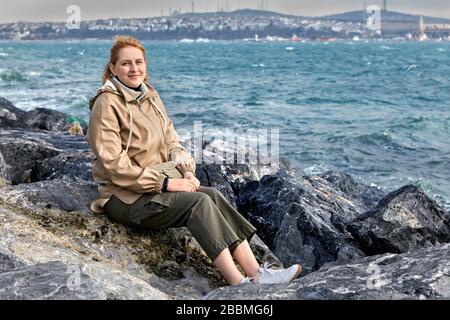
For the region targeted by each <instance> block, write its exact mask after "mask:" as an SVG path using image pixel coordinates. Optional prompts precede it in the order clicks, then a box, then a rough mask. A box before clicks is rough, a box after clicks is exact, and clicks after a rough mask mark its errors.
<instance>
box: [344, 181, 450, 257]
mask: <svg viewBox="0 0 450 320" xmlns="http://www.w3.org/2000/svg"><path fill="white" fill-rule="evenodd" d="M350 230H351V232H352V234H353V235H354V236H355V238H357V240H358V242H359V243H360V244H361V246H362V249H363V250H364V251H365V252H366V253H367V254H369V255H374V254H380V253H385V252H392V253H402V252H408V251H411V250H416V249H419V248H424V247H430V246H435V245H439V244H443V243H447V242H450V213H448V212H446V211H445V210H443V209H442V208H441V207H440V206H439V205H438V204H437V203H436V202H435V201H434V200H432V199H431V198H430V197H428V196H427V195H426V194H425V193H424V192H423V191H422V190H420V189H419V188H417V187H415V186H411V185H409V186H404V187H402V188H400V189H399V190H397V191H394V192H392V193H390V194H388V195H387V196H386V197H385V198H383V199H382V200H381V201H380V202H379V203H378V205H377V206H376V208H375V209H373V210H371V211H369V212H367V213H366V214H364V215H362V216H360V217H359V218H358V219H357V220H356V221H355V222H353V223H352V224H351V225H350Z"/></svg>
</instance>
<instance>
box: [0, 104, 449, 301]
mask: <svg viewBox="0 0 450 320" xmlns="http://www.w3.org/2000/svg"><path fill="white" fill-rule="evenodd" d="M74 128H75V129H74ZM83 133H86V127H85V126H83V125H81V126H78V127H77V126H76V125H75V127H74V123H69V122H68V121H67V115H65V114H63V113H60V112H57V111H54V110H48V109H44V108H40V109H36V110H33V111H30V112H25V111H22V110H20V109H18V108H16V107H15V106H14V105H13V104H12V103H11V102H9V101H7V100H5V99H2V98H0V299H449V298H450V244H449V243H450V213H449V212H447V211H445V210H444V209H443V208H441V207H440V206H439V205H438V204H437V203H436V202H435V201H434V200H432V199H431V198H430V197H428V196H427V195H426V194H425V193H424V192H423V191H422V190H421V189H419V188H418V187H416V186H412V185H407V186H404V187H402V188H400V189H399V190H392V192H390V193H388V192H385V191H383V190H380V189H378V188H375V187H370V186H366V185H364V184H362V183H360V182H358V181H356V180H355V179H353V178H352V177H350V176H348V175H346V174H344V173H341V172H326V173H323V174H320V175H313V176H306V175H304V174H303V173H302V172H301V171H300V170H296V169H295V168H292V167H291V166H290V165H289V164H288V163H287V162H286V161H284V162H283V163H282V164H281V166H280V168H278V170H276V172H272V173H270V174H264V175H263V173H265V171H264V168H262V167H261V166H258V165H254V166H250V165H206V164H203V165H199V166H198V168H197V176H198V177H199V179H200V180H201V182H202V184H203V185H207V186H212V187H216V188H218V189H219V190H221V191H222V192H223V193H224V195H225V196H226V197H227V198H228V199H229V200H230V202H231V203H232V204H233V205H235V206H236V207H237V208H238V209H239V211H240V212H241V213H242V214H243V215H244V216H245V217H247V218H248V219H249V220H250V221H251V222H252V223H253V224H254V225H255V226H256V227H257V228H258V232H257V236H256V237H255V238H254V239H253V240H252V243H251V245H252V248H253V250H254V251H255V252H256V254H257V258H258V260H259V261H260V262H261V263H262V262H265V261H267V262H269V263H273V264H275V265H276V266H281V265H290V264H291V263H294V262H299V263H301V264H302V266H303V268H304V272H303V274H302V275H301V277H300V278H299V279H297V280H295V281H293V282H292V283H290V284H289V285H276V286H273V285H252V284H247V285H242V286H238V287H228V286H226V283H225V281H224V279H223V278H222V277H221V275H220V274H219V273H218V272H217V270H216V269H215V268H214V266H213V265H212V263H211V261H209V259H208V258H207V257H206V255H205V254H204V253H203V251H202V250H201V249H200V247H199V246H198V243H197V242H196V241H195V239H193V238H192V236H191V235H190V233H189V232H188V231H187V230H186V229H184V228H180V229H170V230H165V231H151V232H150V231H143V230H138V229H132V228H129V227H124V226H122V225H119V224H116V223H113V222H111V221H110V220H109V219H108V218H107V217H106V216H105V215H96V214H94V213H92V212H91V211H90V209H89V203H90V202H91V200H92V199H93V198H95V197H96V196H97V186H96V184H95V182H93V181H92V176H91V162H92V160H93V159H94V155H93V154H92V152H91V151H90V149H89V146H88V145H87V143H86V141H85V138H84V135H83ZM204 147H205V148H206V149H207V148H209V147H210V145H208V144H206V145H205V146H204Z"/></svg>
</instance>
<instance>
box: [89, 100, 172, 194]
mask: <svg viewBox="0 0 450 320" xmlns="http://www.w3.org/2000/svg"><path fill="white" fill-rule="evenodd" d="M87 140H88V143H89V145H90V146H91V148H92V150H93V152H94V153H95V155H96V156H97V160H98V161H100V163H101V164H102V165H103V167H104V168H105V170H106V172H107V174H108V175H109V177H110V180H111V182H112V183H114V184H115V185H117V186H120V187H123V188H126V189H129V190H131V191H134V192H136V193H147V192H151V193H161V187H162V182H163V180H164V175H163V174H160V173H159V172H157V171H156V170H153V169H150V168H148V167H146V168H141V167H139V166H136V165H133V164H132V162H131V160H130V158H129V156H128V154H127V153H126V152H125V150H124V149H123V147H122V141H121V136H120V125H119V119H118V116H117V114H116V111H115V109H114V107H113V106H112V105H109V103H107V102H106V101H105V99H101V97H99V98H98V99H97V101H96V103H95V104H94V106H93V108H92V111H91V116H90V120H89V129H88V134H87Z"/></svg>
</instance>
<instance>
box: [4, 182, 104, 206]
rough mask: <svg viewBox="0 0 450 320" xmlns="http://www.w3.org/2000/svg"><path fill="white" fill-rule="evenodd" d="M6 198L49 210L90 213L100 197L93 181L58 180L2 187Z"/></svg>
mask: <svg viewBox="0 0 450 320" xmlns="http://www.w3.org/2000/svg"><path fill="white" fill-rule="evenodd" d="M0 190H1V191H2V192H3V194H4V196H6V197H9V198H14V197H20V198H26V199H27V200H28V201H30V202H32V203H35V204H41V205H42V206H44V207H45V208H47V209H51V208H56V209H60V210H64V211H68V212H71V211H84V212H86V213H88V212H89V213H90V210H91V209H90V204H91V202H92V201H93V200H94V199H95V198H97V197H98V191H97V184H96V183H95V182H93V181H85V180H82V179H77V180H75V179H71V178H70V177H67V176H66V177H62V178H57V179H54V180H50V181H39V182H34V183H26V184H20V185H16V186H3V187H0Z"/></svg>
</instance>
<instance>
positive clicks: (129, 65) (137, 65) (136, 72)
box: [109, 47, 147, 88]
mask: <svg viewBox="0 0 450 320" xmlns="http://www.w3.org/2000/svg"><path fill="white" fill-rule="evenodd" d="M109 69H110V70H111V72H112V73H113V75H115V76H116V77H118V78H119V79H120V81H122V82H123V83H124V84H126V85H127V86H129V87H132V88H137V87H138V86H140V85H141V84H142V82H144V79H145V76H146V75H147V64H146V63H145V59H144V53H143V52H142V51H141V50H140V49H138V48H135V47H125V48H122V49H120V50H119V53H118V58H117V61H116V63H115V64H112V63H111V64H110V65H109Z"/></svg>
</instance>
